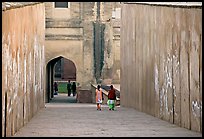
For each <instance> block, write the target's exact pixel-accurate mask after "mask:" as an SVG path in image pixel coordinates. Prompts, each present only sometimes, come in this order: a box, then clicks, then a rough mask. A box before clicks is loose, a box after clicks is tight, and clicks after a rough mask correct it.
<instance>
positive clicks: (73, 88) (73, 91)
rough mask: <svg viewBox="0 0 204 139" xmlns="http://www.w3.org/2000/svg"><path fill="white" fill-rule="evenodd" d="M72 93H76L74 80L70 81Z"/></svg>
mask: <svg viewBox="0 0 204 139" xmlns="http://www.w3.org/2000/svg"><path fill="white" fill-rule="evenodd" d="M72 93H73V96H75V95H76V83H75V82H73V83H72Z"/></svg>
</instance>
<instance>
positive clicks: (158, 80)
mask: <svg viewBox="0 0 204 139" xmlns="http://www.w3.org/2000/svg"><path fill="white" fill-rule="evenodd" d="M167 15H168V16H167ZM120 50H121V51H120V52H121V85H120V87H121V88H120V94H121V100H120V102H121V105H122V106H125V107H133V108H135V109H137V110H139V111H142V112H145V113H148V114H151V115H153V116H155V117H158V118H161V119H163V120H166V121H169V122H171V123H173V124H176V125H178V126H181V127H184V128H187V129H190V130H194V131H198V132H202V4H201V5H200V6H199V5H193V4H191V5H189V4H186V5H185V4H184V5H155V4H154V5H152V4H141V3H140V4H135V3H134V4H124V5H123V6H122V18H121V49H120Z"/></svg>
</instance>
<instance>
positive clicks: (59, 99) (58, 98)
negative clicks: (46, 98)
mask: <svg viewBox="0 0 204 139" xmlns="http://www.w3.org/2000/svg"><path fill="white" fill-rule="evenodd" d="M50 103H77V100H76V96H74V97H73V96H69V97H68V96H67V94H63V93H58V95H54V97H53V98H52V100H50Z"/></svg>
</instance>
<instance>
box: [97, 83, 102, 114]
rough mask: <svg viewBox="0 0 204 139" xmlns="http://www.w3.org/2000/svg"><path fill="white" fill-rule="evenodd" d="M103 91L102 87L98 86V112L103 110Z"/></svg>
mask: <svg viewBox="0 0 204 139" xmlns="http://www.w3.org/2000/svg"><path fill="white" fill-rule="evenodd" d="M102 93H103V92H102V89H101V87H100V85H98V86H97V89H96V106H97V110H101V104H102Z"/></svg>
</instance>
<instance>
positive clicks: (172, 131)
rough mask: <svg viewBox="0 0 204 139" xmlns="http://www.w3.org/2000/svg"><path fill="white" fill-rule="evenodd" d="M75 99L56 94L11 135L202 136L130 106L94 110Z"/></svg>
mask: <svg viewBox="0 0 204 139" xmlns="http://www.w3.org/2000/svg"><path fill="white" fill-rule="evenodd" d="M74 102H75V97H67V94H59V95H57V96H55V97H54V99H53V100H52V101H51V102H50V103H46V108H43V109H42V110H40V111H39V112H38V114H36V115H35V116H34V117H33V118H32V119H31V121H30V122H29V123H28V124H27V125H25V126H24V127H23V128H22V129H20V130H19V131H18V132H17V133H16V134H15V135H14V137H202V134H201V133H198V132H193V131H190V130H188V129H185V128H181V127H178V126H176V125H174V124H170V123H169V122H166V121H163V120H160V119H158V118H156V117H153V116H151V115H147V114H145V113H141V112H139V111H137V110H135V109H132V108H125V107H119V106H118V107H116V109H115V111H109V110H108V107H107V105H103V106H102V111H97V110H96V105H95V104H89V103H74Z"/></svg>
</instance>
